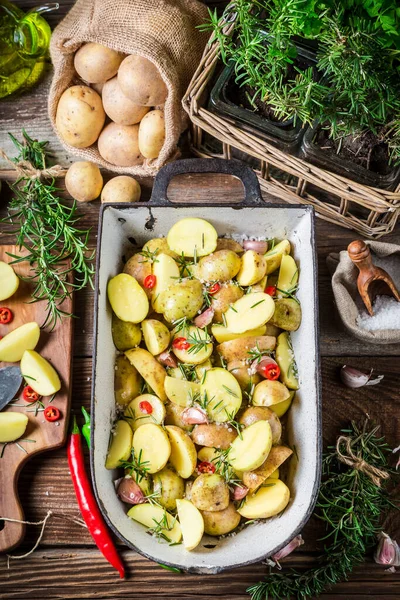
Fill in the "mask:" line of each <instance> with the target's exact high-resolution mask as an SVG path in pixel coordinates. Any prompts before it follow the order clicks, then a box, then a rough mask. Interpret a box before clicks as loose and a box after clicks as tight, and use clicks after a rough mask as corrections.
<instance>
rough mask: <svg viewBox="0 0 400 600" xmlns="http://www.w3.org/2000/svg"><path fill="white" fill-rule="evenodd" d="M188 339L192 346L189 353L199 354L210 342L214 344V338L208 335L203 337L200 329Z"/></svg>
mask: <svg viewBox="0 0 400 600" xmlns="http://www.w3.org/2000/svg"><path fill="white" fill-rule="evenodd" d="M186 339H187V341H188V342H189V344H190V348H189V349H188V353H189V354H197V353H198V352H200V351H201V350H204V349H205V348H207V346H208V345H209V344H212V339H211V338H210V337H209V336H208V335H206V336H205V337H201V334H200V332H198V331H194V332H193V333H192V334H190V335H189V336H188V337H187V338H186Z"/></svg>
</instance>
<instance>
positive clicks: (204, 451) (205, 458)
mask: <svg viewBox="0 0 400 600" xmlns="http://www.w3.org/2000/svg"><path fill="white" fill-rule="evenodd" d="M218 454H219V453H218V451H217V449H216V448H207V447H204V448H200V450H199V451H198V453H197V460H198V461H199V462H213V460H216V459H217V458H218Z"/></svg>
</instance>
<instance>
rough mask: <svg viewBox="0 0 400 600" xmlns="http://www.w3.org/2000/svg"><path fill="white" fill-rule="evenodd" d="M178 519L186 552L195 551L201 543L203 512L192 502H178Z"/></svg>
mask: <svg viewBox="0 0 400 600" xmlns="http://www.w3.org/2000/svg"><path fill="white" fill-rule="evenodd" d="M176 508H177V510H178V519H179V523H180V525H181V529H182V536H183V545H184V547H185V548H186V550H189V551H190V550H194V549H195V548H196V546H198V545H199V544H200V542H201V538H202V537H203V533H204V521H203V517H202V516H201V512H200V511H199V510H198V509H197V508H196V507H195V506H194V504H192V503H191V502H190V500H177V501H176Z"/></svg>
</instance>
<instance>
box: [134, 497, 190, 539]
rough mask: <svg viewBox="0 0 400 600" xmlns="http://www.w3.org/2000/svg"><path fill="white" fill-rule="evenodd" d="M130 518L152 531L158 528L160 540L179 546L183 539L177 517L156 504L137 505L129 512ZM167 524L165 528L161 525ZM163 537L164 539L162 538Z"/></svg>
mask: <svg viewBox="0 0 400 600" xmlns="http://www.w3.org/2000/svg"><path fill="white" fill-rule="evenodd" d="M127 515H128V517H130V518H131V519H133V520H134V521H137V522H138V523H141V525H144V526H145V527H148V528H149V530H150V531H154V529H155V527H156V528H157V531H158V535H160V539H164V540H165V539H166V538H167V539H168V540H170V542H172V543H175V544H178V543H179V542H180V541H181V539H182V531H181V526H180V525H179V523H178V520H177V518H176V517H173V516H172V515H170V514H169V512H167V511H166V510H165V508H161V506H157V505H156V504H147V503H145V504H136V505H135V506H132V508H130V509H129V510H128V512H127ZM164 523H165V524H166V527H165V528H162V527H160V525H163V524H164ZM161 536H162V538H161Z"/></svg>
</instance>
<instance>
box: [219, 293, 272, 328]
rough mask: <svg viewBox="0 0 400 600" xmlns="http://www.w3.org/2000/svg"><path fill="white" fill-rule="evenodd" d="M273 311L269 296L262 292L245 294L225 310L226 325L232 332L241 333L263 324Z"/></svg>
mask: <svg viewBox="0 0 400 600" xmlns="http://www.w3.org/2000/svg"><path fill="white" fill-rule="evenodd" d="M274 311H275V303H274V301H273V299H272V298H271V296H269V295H268V294H264V293H263V292H256V293H255V294H246V295H245V296H243V297H242V298H239V300H236V302H235V303H234V304H232V305H231V307H230V308H229V309H228V310H227V311H226V313H225V317H226V326H227V327H228V328H229V329H230V330H231V331H233V332H234V333H243V332H244V331H248V330H249V329H256V327H261V326H262V325H265V323H267V322H268V321H269V320H270V318H271V317H272V315H273V314H274Z"/></svg>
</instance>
